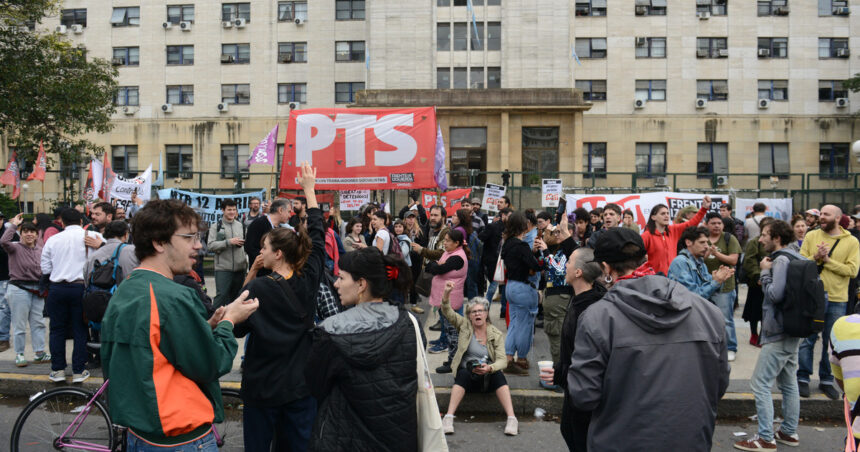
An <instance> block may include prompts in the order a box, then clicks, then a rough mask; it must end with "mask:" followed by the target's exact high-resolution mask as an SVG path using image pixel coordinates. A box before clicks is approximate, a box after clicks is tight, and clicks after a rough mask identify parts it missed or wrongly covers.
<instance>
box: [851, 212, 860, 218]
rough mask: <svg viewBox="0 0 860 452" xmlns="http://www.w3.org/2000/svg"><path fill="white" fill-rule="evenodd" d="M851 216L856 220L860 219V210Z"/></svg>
mask: <svg viewBox="0 0 860 452" xmlns="http://www.w3.org/2000/svg"><path fill="white" fill-rule="evenodd" d="M851 218H854V219H855V220H860V212H858V213H855V214H854V215H851Z"/></svg>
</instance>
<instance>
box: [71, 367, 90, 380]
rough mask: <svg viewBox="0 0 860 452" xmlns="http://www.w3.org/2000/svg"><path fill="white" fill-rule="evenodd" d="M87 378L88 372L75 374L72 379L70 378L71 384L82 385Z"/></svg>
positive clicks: (88, 376)
mask: <svg viewBox="0 0 860 452" xmlns="http://www.w3.org/2000/svg"><path fill="white" fill-rule="evenodd" d="M87 378H90V371H88V370H86V369H84V371H83V372H81V373H79V374H75V375H74V377H72V383H83V382H84V380H86V379H87Z"/></svg>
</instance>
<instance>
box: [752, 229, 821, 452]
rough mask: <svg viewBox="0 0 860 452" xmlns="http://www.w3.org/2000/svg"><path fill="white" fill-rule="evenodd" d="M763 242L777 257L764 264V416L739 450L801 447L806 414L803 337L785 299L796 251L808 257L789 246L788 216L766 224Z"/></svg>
mask: <svg viewBox="0 0 860 452" xmlns="http://www.w3.org/2000/svg"><path fill="white" fill-rule="evenodd" d="M758 241H759V242H760V243H761V244H762V246H763V247H764V250H765V251H766V252H768V253H771V256H772V257H765V258H764V259H762V261H761V262H760V263H759V266H760V267H761V279H760V280H761V288H762V291H763V292H764V301H763V302H762V321H761V336H759V341H760V343H761V353H759V355H758V361H756V364H755V370H754V371H753V375H752V379H751V380H750V387H751V388H752V392H753V394H754V395H755V409H756V414H757V415H758V435H756V436H753V437H752V438H750V439H747V440H743V441H738V442H736V443H735V449H740V450H748V451H760V450H776V443H777V442H780V443H783V444H787V445H789V446H798V445H799V444H800V439H799V437H798V436H797V433H796V431H797V422H798V418H799V417H800V395H799V393H798V390H797V378H796V376H795V374H796V373H797V347H798V346H799V345H800V341H802V340H803V338H800V337H790V336H786V335H785V334H784V332H783V331H784V330H783V321H782V307H781V306H780V305H782V303H783V302H784V301H785V286H786V279H787V276H788V264H789V262H791V258H789V256H788V255H791V256H792V257H793V258H795V259H805V258H804V257H803V256H801V255H800V253H798V252H797V251H795V250H793V249H791V248H788V245H790V244H792V243H794V242H795V238H794V231H793V230H792V228H791V226H789V225H788V223H786V222H785V221H782V220H776V221H773V222H771V223H768V224H766V225H765V226H764V227H763V229H762V231H761V235H760V236H759V239H758ZM774 380H776V383H777V386H778V387H779V390H780V392H782V418H783V421H782V424H781V425H780V428H779V430H777V432H776V433H774V432H773V397H772V396H771V393H770V388H771V386H773V382H774Z"/></svg>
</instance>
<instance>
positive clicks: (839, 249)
mask: <svg viewBox="0 0 860 452" xmlns="http://www.w3.org/2000/svg"><path fill="white" fill-rule="evenodd" d="M836 227H837V228H839V234H837V235H835V236H831V235H830V234H828V233H827V232H824V230H822V229H815V230H812V231H809V232H808V233H807V234H806V237H805V238H804V239H803V245H802V246H801V247H800V254H801V255H803V257H805V258H807V259H814V256H815V253H816V252H818V245H819V244H820V243H822V242H824V243H826V244H827V246H828V248H829V249H831V250H833V255H831V256H830V261H829V262H828V263H826V264H824V267H823V269H822V270H821V282H822V283H824V290H825V291H827V299H828V300H829V301H834V302H846V301H848V283H849V282H850V281H851V278H854V277H856V276H857V266H858V265H860V243H858V242H857V239H855V238H854V236H852V235H851V234H850V233H849V232H848V231H846V230H845V229H842V227H840V226H836ZM836 240H839V244H838V245H836V248H833V245H835V244H836ZM820 263H821V262H819V264H820Z"/></svg>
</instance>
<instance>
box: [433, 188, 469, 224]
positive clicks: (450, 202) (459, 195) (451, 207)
mask: <svg viewBox="0 0 860 452" xmlns="http://www.w3.org/2000/svg"><path fill="white" fill-rule="evenodd" d="M470 194H472V189H471V188H461V189H458V190H451V191H446V192H445V193H441V194H436V192H432V191H422V192H421V205H422V206H424V208H425V209H429V208H430V206H435V205H436V204H441V205H442V206H443V207H445V211H446V212H447V213H448V216H449V217H450V216H452V215H454V212H455V211H457V210H458V209H460V207H461V205H460V204H461V203H462V202H463V200H468V199H469V195H470Z"/></svg>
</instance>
